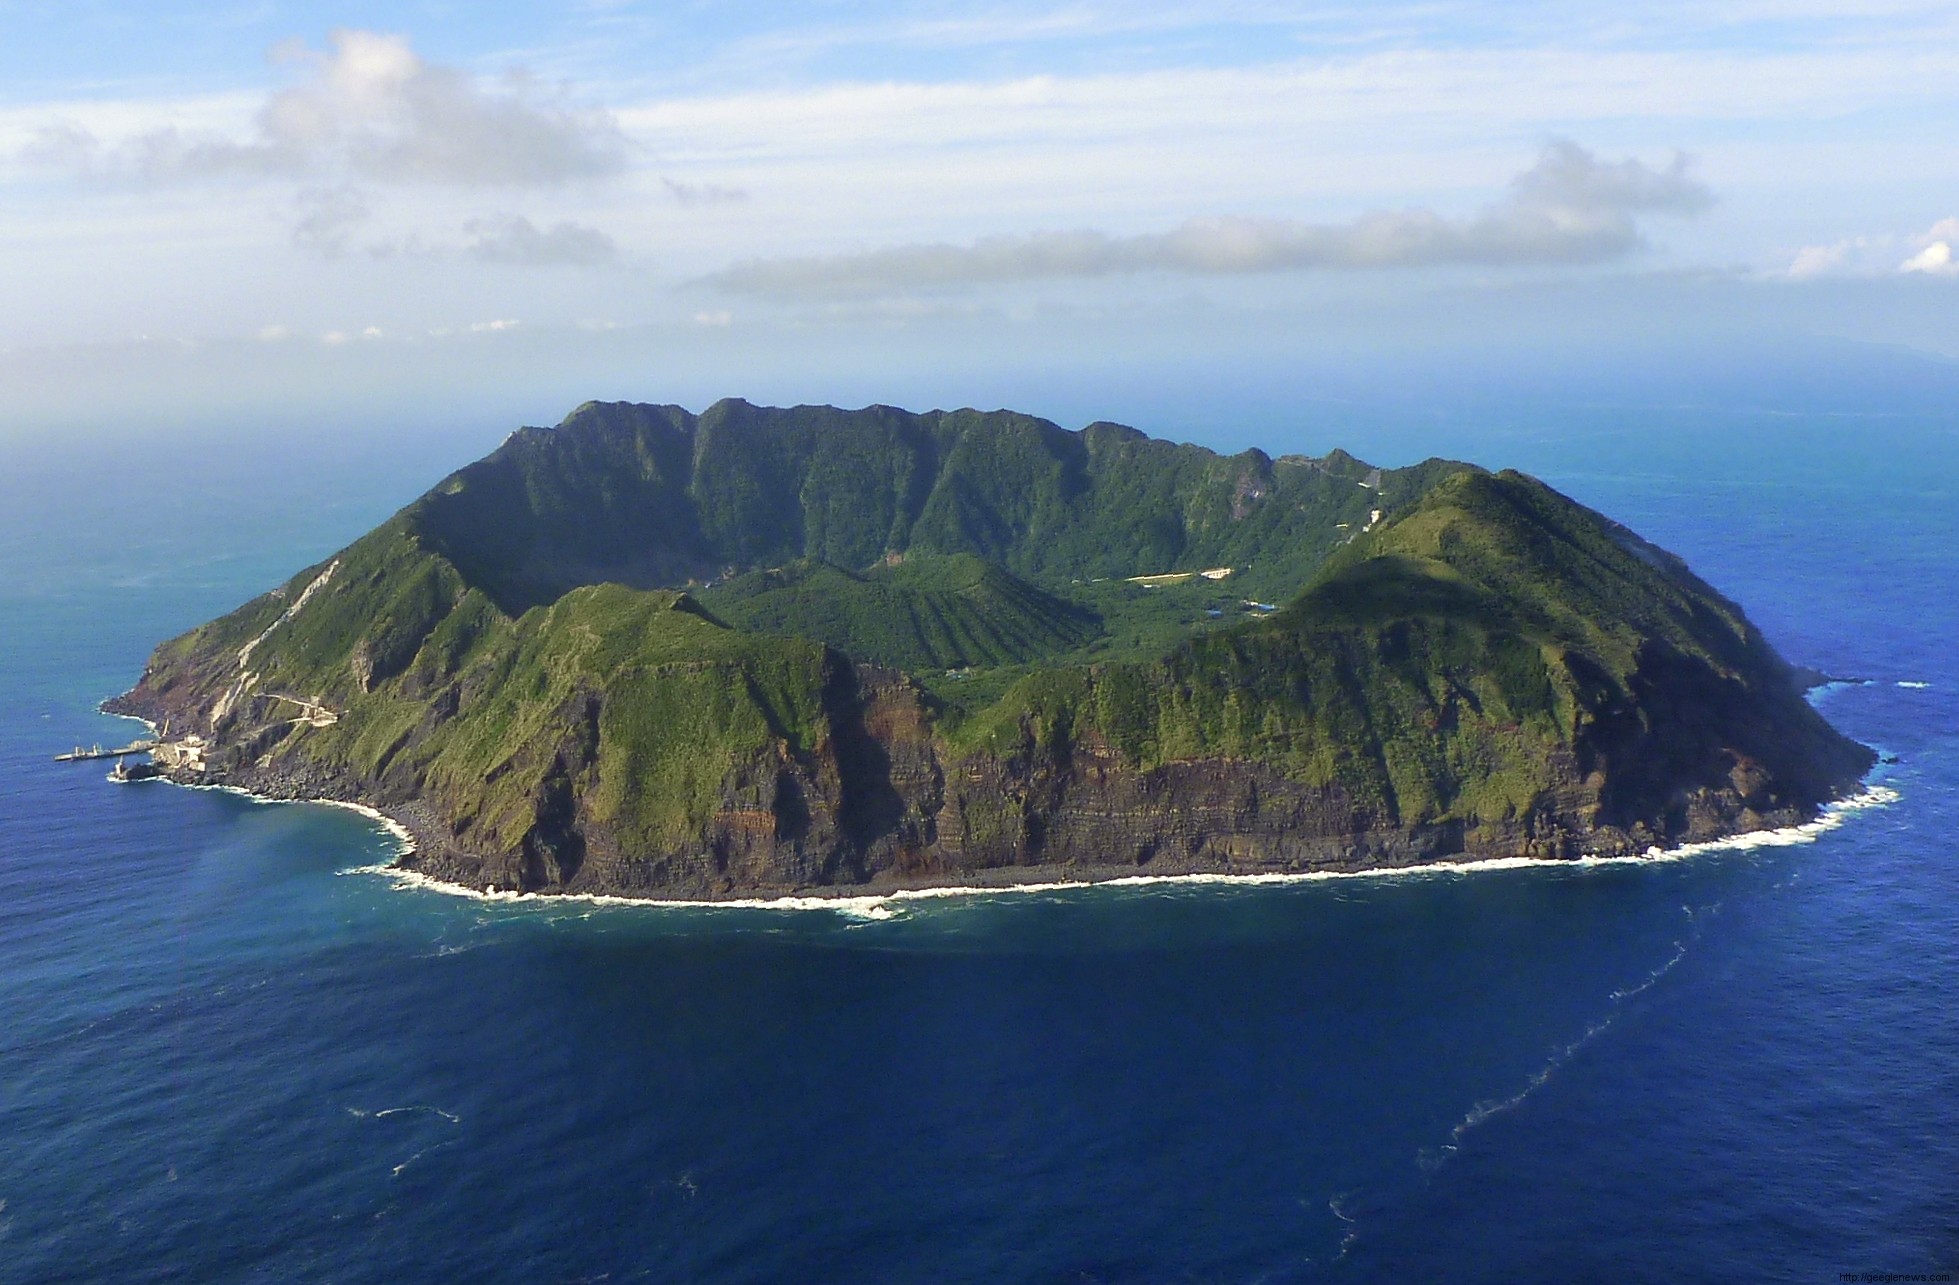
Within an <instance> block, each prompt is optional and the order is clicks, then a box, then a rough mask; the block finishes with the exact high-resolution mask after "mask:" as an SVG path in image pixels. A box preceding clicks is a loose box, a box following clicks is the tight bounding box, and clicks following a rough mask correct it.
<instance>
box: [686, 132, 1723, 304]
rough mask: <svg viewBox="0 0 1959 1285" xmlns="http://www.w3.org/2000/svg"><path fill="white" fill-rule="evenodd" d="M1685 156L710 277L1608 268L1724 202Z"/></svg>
mask: <svg viewBox="0 0 1959 1285" xmlns="http://www.w3.org/2000/svg"><path fill="white" fill-rule="evenodd" d="M1688 168H1689V167H1688V161H1687V159H1686V158H1685V157H1684V156H1682V155H1680V154H1678V153H1676V154H1675V155H1674V157H1673V158H1672V160H1671V161H1670V162H1669V163H1668V164H1667V165H1665V166H1662V167H1659V168H1654V167H1651V166H1648V165H1646V164H1644V163H1642V162H1640V161H1637V160H1631V159H1627V160H1620V161H1602V160H1600V159H1599V158H1598V157H1596V156H1594V155H1593V154H1592V153H1591V152H1588V151H1586V150H1585V149H1584V148H1582V147H1579V146H1578V145H1577V144H1575V143H1572V142H1569V141H1560V142H1555V143H1552V144H1550V145H1549V146H1548V147H1546V148H1545V149H1544V151H1543V153H1542V154H1541V155H1540V156H1539V157H1538V160H1537V163H1536V164H1535V165H1533V166H1532V167H1531V168H1530V169H1528V170H1526V171H1524V172H1523V173H1522V174H1519V175H1518V176H1517V177H1516V178H1515V179H1513V180H1512V181H1511V184H1510V192H1509V194H1508V195H1507V196H1505V197H1504V198H1503V199H1501V200H1499V201H1496V202H1494V203H1492V204H1490V205H1489V206H1487V207H1485V208H1484V209H1483V210H1482V211H1481V212H1480V213H1478V214H1476V215H1474V216H1472V217H1470V218H1467V219H1450V218H1445V217H1444V216H1442V215H1439V214H1436V213H1434V212H1433V211H1430V210H1425V209H1406V210H1379V211H1374V212H1371V213H1367V214H1363V215H1361V216H1360V217H1358V218H1356V219H1353V220H1351V221H1349V222H1345V223H1305V222H1299V221H1295V220H1287V219H1252V218H1235V217H1215V218H1202V219H1192V220H1189V221H1187V222H1185V223H1183V224H1181V225H1179V226H1178V227H1175V228H1173V229H1171V230H1170V231H1168V232H1160V233H1145V234H1142V235H1137V236H1113V235H1110V234H1108V233H1105V232H1097V231H1074V232H1042V233H1035V234H1032V235H1023V236H995V237H988V238H985V239H983V240H980V241H978V242H975V243H973V244H971V245H944V244H940V245H901V246H894V247H891V248H888V249H882V250H872V251H869V252H867V253H861V254H844V255H834V256H829V257H814V258H793V259H765V260H756V261H751V262H748V263H744V264H738V265H736V266H735V267H732V268H729V269H727V270H725V271H722V272H719V273H716V274H714V275H712V276H710V277H708V278H706V280H707V282H708V283H709V284H712V285H716V286H719V287H720V288H722V289H724V290H731V291H736V292H740V293H751V294H776V295H799V294H876V293H884V292H891V291H904V290H907V289H915V288H921V287H923V288H933V287H945V286H964V285H977V284H986V283H994V282H1003V281H1017V280H1031V279H1038V278H1049V277H1099V276H1110V275H1115V274H1120V273H1134V272H1183V273H1199V274H1232V273H1254V272H1275V271H1286V270H1295V269H1306V268H1336V269H1338V268H1347V269H1352V268H1402V267H1432V266H1441V265H1451V264H1477V265H1490V266H1505V265H1524V264H1579V263H1596V262H1601V261H1604V260H1609V259H1613V258H1618V257H1620V256H1623V255H1626V254H1628V253H1630V252H1632V251H1634V250H1636V249H1638V248H1639V247H1640V246H1641V245H1642V244H1644V239H1643V237H1642V236H1641V234H1640V230H1639V226H1638V223H1637V221H1636V220H1637V217H1638V216H1640V215H1643V214H1647V213H1670V214H1683V215H1691V214H1696V213H1699V212H1700V211H1701V210H1704V209H1706V208H1707V206H1708V205H1709V204H1711V203H1712V200H1713V198H1712V196H1711V194H1710V193H1709V192H1708V190H1707V188H1706V187H1705V186H1703V185H1702V184H1701V183H1700V182H1699V181H1697V180H1696V179H1694V178H1693V177H1692V176H1691V175H1690V174H1689V173H1688Z"/></svg>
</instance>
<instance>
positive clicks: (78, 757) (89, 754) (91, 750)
mask: <svg viewBox="0 0 1959 1285" xmlns="http://www.w3.org/2000/svg"><path fill="white" fill-rule="evenodd" d="M155 748H156V742H155V741H152V740H142V741H131V742H130V743H129V744H127V745H124V746H121V747H119V748H117V749H113V750H105V749H103V748H102V747H101V746H100V745H91V746H89V747H88V748H87V749H83V748H82V747H81V746H79V745H77V746H76V747H75V748H74V749H72V750H70V751H68V752H67V753H66V754H57V755H55V756H54V761H55V762H57V763H81V762H85V761H86V760H88V759H119V758H121V757H123V756H124V755H126V754H148V753H149V752H150V751H151V750H153V749H155Z"/></svg>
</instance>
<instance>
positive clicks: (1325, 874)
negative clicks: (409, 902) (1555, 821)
mask: <svg viewBox="0 0 1959 1285" xmlns="http://www.w3.org/2000/svg"><path fill="white" fill-rule="evenodd" d="M1898 798H1899V795H1898V792H1897V791H1896V790H1894V789H1892V788H1890V787H1889V786H1885V785H1878V784H1867V785H1866V786H1865V788H1864V789H1863V790H1862V791H1861V792H1859V793H1857V794H1854V795H1851V796H1850V797H1848V798H1844V799H1839V800H1837V801H1836V802H1834V803H1829V804H1826V805H1824V807H1823V810H1822V812H1821V814H1820V815H1818V816H1817V818H1816V819H1815V820H1813V821H1806V822H1804V823H1803V824H1801V825H1792V826H1785V827H1783V828H1781V829H1777V830H1753V831H1750V832H1748V833H1746V834H1737V835H1733V836H1730V837H1729V838H1725V839H1712V840H1709V841H1707V842H1704V843H1683V844H1680V845H1677V846H1675V847H1671V848H1660V847H1653V848H1649V849H1647V850H1646V851H1645V852H1643V853H1637V854H1633V855H1628V856H1611V857H1607V856H1581V857H1577V858H1573V859H1570V860H1549V859H1545V858H1541V857H1491V858H1486V859H1483V860H1479V861H1434V862H1427V863H1424V864H1422V865H1413V866H1399V867H1395V868H1392V869H1374V870H1311V871H1301V872H1297V873H1265V874H1222V873H1212V872H1206V873H1198V874H1178V875H1122V876H1119V877H1117V878H1114V879H1092V880H1091V879H1058V880H1047V881H1042V882H1037V883H1015V884H1002V885H1000V886H997V887H980V886H972V885H958V886H953V887H942V888H902V889H898V890H895V891H892V892H883V893H864V894H860V895H856V896H836V897H823V896H785V897H742V898H736V899H732V900H726V901H708V900H684V899H675V900H668V899H659V900H654V899H649V898H645V897H620V896H616V895H612V894H607V893H535V892H515V891H511V890H508V889H497V888H491V889H488V890H487V891H486V890H483V889H478V888H469V887H465V886H463V885H461V884H456V883H449V882H447V881H445V880H441V879H435V878H431V877H430V876H428V875H425V874H422V873H421V872H420V871H416V870H407V869H404V868H402V867H400V866H398V865H394V864H391V863H381V864H376V865H365V866H355V867H352V868H350V869H347V870H343V871H341V872H340V873H341V874H350V875H355V874H358V875H379V876H381V877H383V878H385V879H388V880H390V881H392V882H393V883H394V884H395V885H396V886H397V887H400V888H404V889H407V888H413V889H418V890H422V891H427V892H439V893H442V894H444V895H447V896H452V897H467V898H470V899H472V900H476V901H488V902H498V903H504V904H513V905H515V904H528V905H545V906H553V905H562V904H565V903H567V902H578V903H582V904H585V905H592V906H630V907H634V908H636V909H641V910H648V909H650V910H827V911H830V912H831V913H833V914H838V915H843V916H845V917H848V918H853V919H862V920H867V921H878V920H886V919H893V918H896V917H898V916H899V915H901V914H902V913H903V911H904V907H905V906H906V904H907V903H910V902H926V901H943V900H947V899H950V898H968V897H971V898H978V897H1003V896H1015V895H1028V894H1039V893H1053V892H1075V891H1079V890H1081V889H1085V888H1152V887H1164V886H1177V885H1191V886H1195V885H1200V884H1226V885H1236V886H1243V887H1261V886H1272V885H1282V884H1305V883H1318V882H1323V881H1327V880H1334V879H1407V878H1436V877H1448V876H1453V875H1463V874H1479V873H1484V872H1487V871H1495V870H1557V869H1571V868H1580V869H1592V868H1600V867H1607V866H1642V865H1654V864H1657V863H1661V862H1672V861H1683V860H1686V859H1688V858H1691V857H1699V856H1704V855H1706V854H1708V853H1713V852H1746V851H1751V850H1753V849H1756V848H1781V847H1790V846H1793V845H1796V844H1803V843H1814V842H1816V840H1817V839H1818V838H1820V837H1821V836H1823V835H1825V834H1827V833H1829V832H1830V831H1832V830H1835V829H1837V828H1838V827H1840V826H1842V825H1843V824H1844V822H1845V821H1847V820H1849V818H1850V817H1851V816H1852V815H1854V814H1856V813H1858V812H1862V811H1865V810H1868V809H1871V808H1879V807H1887V806H1889V805H1890V804H1893V803H1895V802H1897V801H1898ZM338 806H342V807H353V808H356V809H357V810H359V811H362V812H364V813H367V814H368V815H371V816H378V814H376V813H374V811H373V809H371V808H360V807H359V805H356V804H340V805H338ZM379 819H380V820H381V821H382V822H383V823H384V824H388V825H389V826H390V827H391V829H392V830H394V831H395V832H397V833H398V834H402V835H405V834H406V832H405V831H403V830H401V828H400V827H399V826H398V825H395V824H394V823H393V822H391V821H389V820H388V819H387V818H385V817H380V818H379Z"/></svg>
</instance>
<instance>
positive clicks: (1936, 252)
mask: <svg viewBox="0 0 1959 1285" xmlns="http://www.w3.org/2000/svg"><path fill="white" fill-rule="evenodd" d="M1898 271H1900V272H1922V273H1924V274H1925V275H1926V276H1929V277H1954V276H1959V263H1955V262H1953V259H1952V243H1951V242H1950V241H1934V242H1932V243H1931V244H1930V245H1928V246H1926V247H1925V248H1924V249H1922V250H1920V251H1919V252H1918V253H1917V254H1914V255H1912V256H1911V257H1910V258H1909V259H1906V260H1905V261H1904V262H1903V263H1901V264H1899V265H1898Z"/></svg>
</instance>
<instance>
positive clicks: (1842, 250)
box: [1781, 236, 1870, 281]
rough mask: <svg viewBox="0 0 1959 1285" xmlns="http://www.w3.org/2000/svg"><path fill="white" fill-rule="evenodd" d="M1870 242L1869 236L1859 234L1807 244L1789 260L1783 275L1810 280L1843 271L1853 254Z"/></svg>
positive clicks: (1800, 279)
mask: <svg viewBox="0 0 1959 1285" xmlns="http://www.w3.org/2000/svg"><path fill="white" fill-rule="evenodd" d="M1869 244H1870V241H1869V238H1867V237H1861V236H1859V237H1847V238H1845V239H1844V240H1841V241H1832V242H1829V243H1827V244H1823V245H1806V246H1804V247H1803V248H1802V249H1800V250H1798V251H1796V257H1795V258H1793V259H1791V260H1789V266H1788V267H1786V268H1784V269H1783V270H1782V272H1781V275H1782V276H1784V277H1787V278H1788V279H1789V280H1791V281H1808V280H1810V279H1812V278H1814V277H1822V276H1829V275H1830V274H1832V273H1836V272H1841V271H1843V270H1844V268H1845V267H1846V266H1847V265H1848V264H1849V262H1850V258H1851V255H1852V254H1853V253H1855V252H1856V251H1858V250H1862V249H1863V248H1864V247H1865V246H1867V245H1869Z"/></svg>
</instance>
